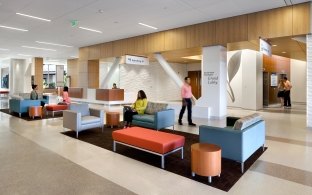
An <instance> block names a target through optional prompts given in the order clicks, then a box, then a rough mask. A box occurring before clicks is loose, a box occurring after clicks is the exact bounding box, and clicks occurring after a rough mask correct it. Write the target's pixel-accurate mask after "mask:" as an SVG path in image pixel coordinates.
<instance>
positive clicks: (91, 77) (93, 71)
mask: <svg viewBox="0 0 312 195" xmlns="http://www.w3.org/2000/svg"><path fill="white" fill-rule="evenodd" d="M99 72H100V61H99V60H89V61H88V88H94V89H95V88H99V83H100V82H99Z"/></svg>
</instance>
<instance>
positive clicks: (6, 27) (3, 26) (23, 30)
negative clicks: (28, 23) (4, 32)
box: [0, 25, 28, 31]
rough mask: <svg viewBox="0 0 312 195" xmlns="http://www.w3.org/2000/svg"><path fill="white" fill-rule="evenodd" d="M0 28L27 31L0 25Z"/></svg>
mask: <svg viewBox="0 0 312 195" xmlns="http://www.w3.org/2000/svg"><path fill="white" fill-rule="evenodd" d="M0 27H1V28H7V29H11V30H18V31H28V30H26V29H22V28H15V27H11V26H3V25H0Z"/></svg>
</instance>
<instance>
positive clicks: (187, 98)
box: [179, 77, 196, 126]
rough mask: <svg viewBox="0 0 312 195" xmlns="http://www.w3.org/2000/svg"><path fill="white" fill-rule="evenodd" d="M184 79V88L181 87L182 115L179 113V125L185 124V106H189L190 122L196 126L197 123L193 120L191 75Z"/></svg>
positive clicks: (188, 115) (188, 118)
mask: <svg viewBox="0 0 312 195" xmlns="http://www.w3.org/2000/svg"><path fill="white" fill-rule="evenodd" d="M184 81H185V82H184V85H183V86H182V89H181V96H182V108H181V111H180V115H179V125H183V123H182V117H183V114H184V112H185V108H186V107H187V120H188V124H189V125H190V126H196V124H194V123H193V122H192V100H191V98H192V96H193V94H192V87H191V85H190V83H191V79H190V78H189V77H185V79H184Z"/></svg>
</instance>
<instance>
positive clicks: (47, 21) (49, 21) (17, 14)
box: [16, 13, 51, 22]
mask: <svg viewBox="0 0 312 195" xmlns="http://www.w3.org/2000/svg"><path fill="white" fill-rule="evenodd" d="M16 14H17V15H20V16H25V17H29V18H34V19H37V20H43V21H46V22H51V20H48V19H45V18H39V17H36V16H31V15H27V14H22V13H16Z"/></svg>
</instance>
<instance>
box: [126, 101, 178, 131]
mask: <svg viewBox="0 0 312 195" xmlns="http://www.w3.org/2000/svg"><path fill="white" fill-rule="evenodd" d="M167 107H168V104H166V103H157V102H151V101H149V102H147V107H146V110H145V112H144V114H139V115H134V116H133V121H132V124H133V125H137V126H141V127H146V128H150V129H156V130H159V129H162V128H166V127H172V128H173V129H174V123H175V114H174V110H173V109H168V108H167Z"/></svg>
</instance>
